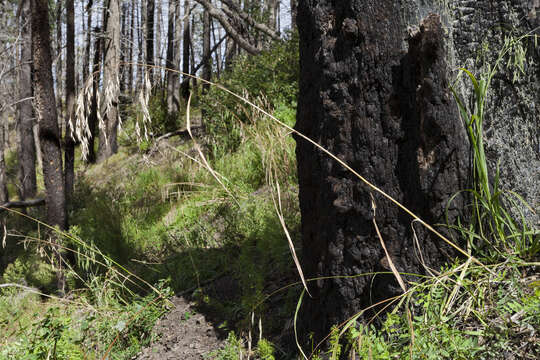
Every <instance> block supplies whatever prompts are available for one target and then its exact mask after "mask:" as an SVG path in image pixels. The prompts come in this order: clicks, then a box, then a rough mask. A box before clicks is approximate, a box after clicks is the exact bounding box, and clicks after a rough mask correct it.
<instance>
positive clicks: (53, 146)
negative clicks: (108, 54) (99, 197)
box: [32, 0, 67, 230]
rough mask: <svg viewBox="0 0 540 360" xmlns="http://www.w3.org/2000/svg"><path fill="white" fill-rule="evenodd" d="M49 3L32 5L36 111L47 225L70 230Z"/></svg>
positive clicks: (36, 1)
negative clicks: (68, 226) (55, 94)
mask: <svg viewBox="0 0 540 360" xmlns="http://www.w3.org/2000/svg"><path fill="white" fill-rule="evenodd" d="M48 13H49V7H48V2H47V1H46V0H33V1H32V53H33V59H34V84H35V99H34V103H35V109H36V113H37V117H38V120H39V121H38V122H39V139H40V143H41V152H42V156H43V180H44V182H45V190H46V193H47V195H46V202H47V222H48V223H49V225H52V226H55V225H58V226H59V227H60V229H63V230H65V229H66V227H67V214H66V198H65V190H64V173H63V169H62V151H61V145H60V143H61V142H60V130H59V129H58V116H57V113H56V103H55V97H54V85H53V77H52V70H51V68H52V59H51V47H50V32H49V17H48V16H46V15H47V14H48Z"/></svg>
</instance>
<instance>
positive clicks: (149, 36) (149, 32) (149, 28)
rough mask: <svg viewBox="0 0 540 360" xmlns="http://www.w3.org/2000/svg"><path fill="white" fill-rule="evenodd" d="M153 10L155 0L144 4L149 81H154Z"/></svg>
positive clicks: (148, 0)
mask: <svg viewBox="0 0 540 360" xmlns="http://www.w3.org/2000/svg"><path fill="white" fill-rule="evenodd" d="M154 10H155V0H147V2H146V64H147V65H148V69H147V70H146V71H148V75H149V78H150V81H153V80H154V75H153V74H154V69H153V67H152V66H153V65H154Z"/></svg>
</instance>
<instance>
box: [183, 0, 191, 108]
mask: <svg viewBox="0 0 540 360" xmlns="http://www.w3.org/2000/svg"><path fill="white" fill-rule="evenodd" d="M190 6H191V1H190V0H184V34H183V49H182V72H183V73H184V76H183V80H182V97H183V98H184V99H185V100H187V99H188V98H189V93H190V91H189V83H190V78H189V76H186V74H189V69H190V67H189V63H190V61H189V60H190V45H191V26H190V23H189V20H190V19H189V15H190Z"/></svg>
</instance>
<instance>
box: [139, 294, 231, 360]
mask: <svg viewBox="0 0 540 360" xmlns="http://www.w3.org/2000/svg"><path fill="white" fill-rule="evenodd" d="M170 301H171V303H172V308H171V310H170V311H169V312H168V313H167V314H166V315H164V316H163V317H162V318H161V319H159V320H158V322H157V323H156V325H155V326H154V329H153V330H152V333H153V336H155V337H156V338H155V340H154V341H153V342H152V343H151V344H150V345H149V346H147V347H145V348H144V349H143V350H142V351H141V352H140V353H139V354H138V355H137V356H136V357H135V358H134V359H137V360H158V359H159V360H167V359H170V360H173V359H175V360H176V359H184V360H200V359H209V358H210V357H209V356H211V353H212V352H213V351H216V350H218V349H221V348H222V347H223V346H224V339H223V337H222V336H220V335H219V331H217V330H216V327H215V324H213V323H212V322H211V321H208V320H207V319H206V317H205V315H203V314H201V313H199V312H197V310H196V309H195V303H193V302H191V301H189V300H187V299H185V298H183V297H178V296H174V297H173V298H171V299H170Z"/></svg>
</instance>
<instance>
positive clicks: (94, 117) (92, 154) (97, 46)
mask: <svg viewBox="0 0 540 360" xmlns="http://www.w3.org/2000/svg"><path fill="white" fill-rule="evenodd" d="M94 33H95V34H98V33H101V30H100V29H99V28H98V27H96V28H95V29H94ZM101 43H102V41H101V38H100V37H99V36H96V37H95V39H94V59H93V61H92V74H93V76H92V98H91V103H90V114H89V115H88V128H89V129H90V137H89V138H88V158H87V159H88V163H89V164H93V163H95V162H96V151H95V139H96V135H97V123H98V110H99V109H98V105H99V104H98V97H97V95H98V91H99V83H100V81H101V71H100V68H99V63H100V59H101V49H102V46H101Z"/></svg>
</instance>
